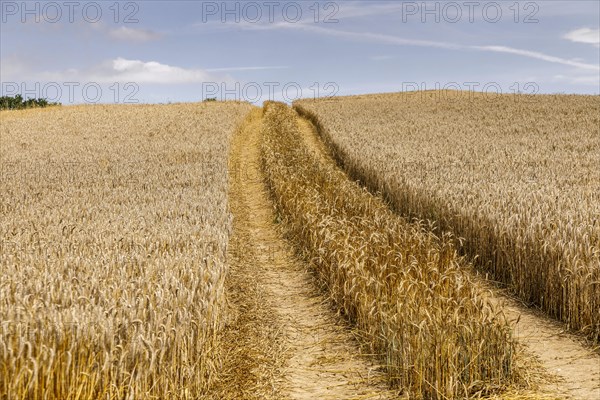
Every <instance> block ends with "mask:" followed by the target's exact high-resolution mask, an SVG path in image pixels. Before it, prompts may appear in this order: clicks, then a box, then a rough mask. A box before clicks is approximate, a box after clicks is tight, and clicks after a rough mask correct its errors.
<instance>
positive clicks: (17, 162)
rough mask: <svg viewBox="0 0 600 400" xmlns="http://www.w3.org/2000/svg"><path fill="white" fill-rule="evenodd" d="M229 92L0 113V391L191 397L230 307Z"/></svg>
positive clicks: (17, 395) (232, 107)
mask: <svg viewBox="0 0 600 400" xmlns="http://www.w3.org/2000/svg"><path fill="white" fill-rule="evenodd" d="M249 109H250V106H249V105H247V104H240V103H226V104H222V103H216V104H188V105H169V106H94V107H90V106H82V107H63V108H56V109H48V110H42V111H37V110H36V111H23V112H20V111H14V112H2V113H0V120H1V128H0V129H1V131H0V134H1V137H2V155H1V157H2V159H1V162H2V165H1V166H2V176H1V180H0V215H1V218H0V221H1V222H0V235H1V238H2V249H1V250H2V251H1V253H0V321H1V324H0V398H6V399H33V398H45V399H61V400H66V399H75V398H79V399H93V398H95V399H134V398H135V399H153V398H155V399H158V398H161V399H163V398H169V399H192V398H199V397H202V396H203V395H206V394H207V393H208V391H209V389H210V386H211V384H212V383H213V381H214V378H215V373H216V372H217V371H218V370H219V363H220V356H219V348H220V343H219V332H220V330H221V328H222V326H223V324H224V323H225V322H226V318H227V315H226V313H225V299H224V289H223V288H224V277H225V274H226V272H227V265H226V260H225V255H226V252H227V243H228V238H229V234H230V226H231V217H230V214H229V211H228V202H227V187H228V182H227V181H228V179H227V153H228V146H229V144H228V141H229V138H230V137H231V133H232V132H233V128H234V125H235V123H236V122H238V121H240V120H241V118H242V117H243V115H244V114H245V113H246V112H247V111H249Z"/></svg>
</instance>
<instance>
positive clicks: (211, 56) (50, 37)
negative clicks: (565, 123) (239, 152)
mask: <svg viewBox="0 0 600 400" xmlns="http://www.w3.org/2000/svg"><path fill="white" fill-rule="evenodd" d="M0 5H1V7H0V12H1V15H0V20H1V35H0V36H1V37H0V80H1V83H2V94H3V95H11V94H15V93H23V94H25V95H26V96H27V97H48V98H50V99H53V100H58V101H61V102H62V103H63V104H71V103H82V102H87V103H90V102H103V103H128V102H141V103H166V102H179V101H198V100H202V99H203V98H206V97H216V98H218V99H239V100H249V101H254V102H261V101H263V100H267V99H276V100H284V101H291V100H294V99H296V98H298V97H315V96H318V97H325V96H328V95H332V94H337V95H346V94H361V93H374V92H393V91H400V90H415V89H419V90H423V89H436V88H444V87H445V88H454V89H463V90H476V91H483V90H485V91H489V92H503V93H512V92H515V91H521V92H526V93H586V94H598V93H600V33H599V30H598V28H599V21H600V2H599V1H596V0H594V1H519V2H517V1H514V0H510V1H496V2H493V1H455V2H454V1H437V2H436V1H429V2H422V1H417V2H413V1H405V2H403V1H383V2H380V1H321V2H316V1H249V2H246V1H241V2H222V1H215V2H212V1H208V2H206V1H205V2H201V1H120V2H116V1H114V0H113V1H104V2H102V1H96V2H78V1H72V2H66V1H55V2H53V1H39V2H26V3H24V2H21V1H6V0H0Z"/></svg>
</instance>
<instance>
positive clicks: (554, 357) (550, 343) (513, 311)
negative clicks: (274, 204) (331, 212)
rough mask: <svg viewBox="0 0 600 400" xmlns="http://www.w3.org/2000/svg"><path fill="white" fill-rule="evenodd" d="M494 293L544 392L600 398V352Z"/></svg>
mask: <svg viewBox="0 0 600 400" xmlns="http://www.w3.org/2000/svg"><path fill="white" fill-rule="evenodd" d="M298 126H299V128H300V132H301V133H302V136H303V138H304V139H305V141H306V143H307V144H308V146H309V148H310V149H311V150H312V151H313V152H314V153H315V154H317V155H318V156H319V157H320V159H321V160H322V161H323V162H324V163H328V164H331V165H336V168H339V167H337V164H336V163H335V161H334V160H333V158H332V157H331V156H330V155H329V154H328V151H327V148H326V146H325V144H324V143H323V141H322V140H321V138H320V137H319V134H318V132H317V130H316V128H315V127H314V125H313V124H312V123H311V122H310V121H308V120H306V119H304V118H301V117H298ZM492 293H493V296H494V298H493V299H492V301H493V302H495V303H501V304H503V310H504V313H505V315H506V316H507V317H508V318H509V320H511V321H517V320H518V322H517V323H515V325H514V326H515V328H514V333H515V336H516V337H517V339H518V341H519V342H520V343H521V344H522V345H523V347H524V348H525V351H526V352H527V353H529V354H531V355H533V357H534V358H536V359H537V360H538V361H539V362H540V363H541V365H542V367H543V368H544V369H545V370H546V372H548V373H549V375H550V376H551V377H552V378H551V379H549V380H547V381H546V382H543V383H540V384H539V385H540V390H541V391H542V392H544V393H547V394H551V395H552V396H555V397H556V398H559V399H577V400H580V399H581V400H583V399H590V400H599V399H600V356H599V355H598V354H597V353H595V352H594V351H592V350H591V349H589V348H588V347H587V346H586V345H584V344H582V342H581V340H580V339H579V338H578V337H576V336H575V335H572V334H569V333H565V331H564V329H563V327H562V325H561V324H560V323H558V322H556V321H553V320H551V319H549V318H548V317H546V316H544V315H543V314H541V313H539V312H537V311H536V310H532V309H530V308H527V307H525V306H523V305H521V304H519V303H518V302H517V301H515V300H513V299H512V298H510V297H508V296H506V295H504V294H502V293H501V292H500V291H498V290H492ZM550 382H552V383H550ZM536 386H537V385H536Z"/></svg>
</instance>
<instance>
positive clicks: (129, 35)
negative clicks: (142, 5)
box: [108, 26, 162, 42]
mask: <svg viewBox="0 0 600 400" xmlns="http://www.w3.org/2000/svg"><path fill="white" fill-rule="evenodd" d="M108 35H109V36H110V37H111V38H113V39H116V40H124V41H130V42H149V41H152V40H157V39H160V38H161V37H162V34H160V33H158V32H153V31H151V30H148V29H136V28H128V27H126V26H121V27H119V28H116V29H111V30H109V31H108Z"/></svg>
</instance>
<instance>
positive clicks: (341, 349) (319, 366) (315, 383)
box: [230, 112, 392, 400]
mask: <svg viewBox="0 0 600 400" xmlns="http://www.w3.org/2000/svg"><path fill="white" fill-rule="evenodd" d="M251 118H252V119H251V120H249V121H247V123H246V124H245V126H244V127H243V129H242V131H241V132H240V133H239V134H238V135H237V137H236V138H235V140H234V143H233V146H232V153H231V166H232V168H230V171H232V172H233V175H232V185H231V189H232V190H231V191H230V202H231V204H232V210H233V213H234V218H235V220H234V238H235V240H234V241H233V246H234V247H235V246H237V252H236V251H235V250H234V253H235V256H237V262H236V264H237V266H236V268H235V270H234V271H232V272H233V273H235V274H243V275H244V276H246V277H250V280H251V281H252V282H253V283H254V289H255V291H254V293H253V297H254V298H255V299H261V301H262V302H263V304H261V305H258V308H254V309H253V307H248V306H245V308H246V311H247V312H250V313H257V314H261V311H260V308H262V309H263V310H265V309H267V310H269V312H268V313H267V314H269V317H268V318H265V315H264V314H265V313H264V312H262V314H263V316H262V317H260V316H259V317H257V322H258V323H260V322H261V320H262V322H265V319H268V321H267V322H268V324H270V328H269V329H270V330H271V331H272V332H277V334H276V336H277V339H276V340H277V341H280V343H281V347H280V348H279V349H275V350H273V351H271V352H270V355H269V356H266V357H265V356H263V359H265V360H267V361H269V362H270V363H271V365H273V366H277V368H278V372H276V373H275V374H272V376H271V379H272V381H273V382H272V388H271V390H270V393H266V392H268V390H266V389H265V388H266V387H268V384H266V382H265V380H268V378H269V377H268V373H266V371H264V370H261V369H262V367H261V365H260V364H259V363H254V364H253V363H252V362H247V363H245V365H246V366H249V368H247V370H246V371H245V372H244V373H245V374H252V375H253V376H257V377H259V379H255V380H254V382H253V383H251V385H254V386H253V389H254V390H257V391H260V392H262V393H261V394H258V393H256V394H254V395H250V394H247V395H248V397H251V398H253V397H254V398H263V396H267V397H272V398H291V399H311V400H312V399H364V398H369V399H384V398H392V396H391V393H390V392H389V391H388V389H387V384H386V383H385V375H384V374H383V373H381V372H380V371H379V370H378V368H377V366H376V365H374V364H373V363H372V362H371V361H370V360H369V359H367V358H365V357H361V356H360V355H359V354H360V352H359V348H358V343H357V342H356V341H355V339H354V337H353V336H352V331H351V330H350V328H349V327H348V326H347V325H346V324H345V322H344V321H343V320H342V319H341V318H340V317H339V316H337V315H336V314H335V313H334V312H333V311H332V309H331V308H330V307H329V306H328V302H327V300H326V298H325V297H324V296H322V295H321V294H320V293H319V290H318V288H317V286H316V284H315V282H314V279H313V276H312V275H311V273H310V271H309V267H308V265H306V264H305V263H303V262H301V261H299V260H298V259H297V258H296V257H295V255H294V252H293V249H292V248H291V246H290V244H289V243H288V242H286V241H285V240H284V239H283V238H282V237H281V235H280V233H279V232H278V230H277V226H276V223H275V215H274V213H273V206H272V203H271V201H270V199H269V197H268V193H267V192H266V188H265V187H264V183H263V180H262V179H261V171H260V159H259V157H260V112H255V114H254V115H253V116H252V117H251ZM244 244H247V245H246V246H245V245H244ZM235 279H236V280H240V277H239V276H238V277H237V278H235ZM247 284H248V282H246V285H247ZM247 286H248V285H247ZM245 301H247V300H245ZM237 302H238V305H240V304H242V303H243V302H244V299H242V298H239V299H237ZM245 318H249V316H248V315H246V316H245ZM242 325H243V324H242ZM262 332H263V333H260V332H256V333H255V334H258V335H259V336H260V335H263V337H265V338H267V337H268V336H269V335H268V334H265V333H264V330H262ZM270 337H271V338H272V339H273V338H274V336H273V335H271V336H270ZM246 340H249V341H250V342H252V339H251V338H250V339H248V338H246ZM244 347H246V346H244ZM260 347H261V345H260V343H258V342H256V343H254V344H251V345H250V348H254V349H259V351H258V352H257V353H258V354H263V355H264V354H266V353H268V352H269V351H268V350H267V349H262V350H261V349H260ZM238 356H239V357H241V358H242V359H243V358H244V357H243V355H238ZM246 359H252V355H248V356H247V357H246ZM261 376H262V377H263V378H260V377H261Z"/></svg>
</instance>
